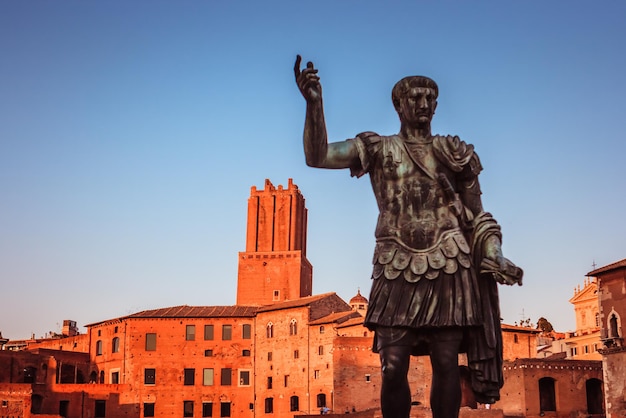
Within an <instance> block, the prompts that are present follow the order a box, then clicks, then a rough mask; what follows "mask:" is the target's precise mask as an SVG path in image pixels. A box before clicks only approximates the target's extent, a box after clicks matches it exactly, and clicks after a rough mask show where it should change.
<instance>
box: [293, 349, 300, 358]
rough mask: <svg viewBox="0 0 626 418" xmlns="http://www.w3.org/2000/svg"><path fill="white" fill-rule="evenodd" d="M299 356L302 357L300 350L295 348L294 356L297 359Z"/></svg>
mask: <svg viewBox="0 0 626 418" xmlns="http://www.w3.org/2000/svg"><path fill="white" fill-rule="evenodd" d="M298 357H300V352H299V351H298V350H294V351H293V358H294V359H296V358H298Z"/></svg>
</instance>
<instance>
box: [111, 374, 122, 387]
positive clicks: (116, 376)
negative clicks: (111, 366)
mask: <svg viewBox="0 0 626 418" xmlns="http://www.w3.org/2000/svg"><path fill="white" fill-rule="evenodd" d="M118 383H120V372H111V384H112V385H117V384H118Z"/></svg>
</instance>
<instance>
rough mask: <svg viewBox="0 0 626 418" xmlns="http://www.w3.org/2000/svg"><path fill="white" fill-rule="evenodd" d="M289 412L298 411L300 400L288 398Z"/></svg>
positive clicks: (294, 397)
mask: <svg viewBox="0 0 626 418" xmlns="http://www.w3.org/2000/svg"><path fill="white" fill-rule="evenodd" d="M289 410H290V411H291V412H297V411H299V410H300V399H299V398H298V397H297V396H292V397H291V398H289Z"/></svg>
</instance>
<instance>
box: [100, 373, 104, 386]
mask: <svg viewBox="0 0 626 418" xmlns="http://www.w3.org/2000/svg"><path fill="white" fill-rule="evenodd" d="M100 383H104V370H102V371H101V372H100Z"/></svg>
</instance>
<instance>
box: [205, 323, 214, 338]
mask: <svg viewBox="0 0 626 418" xmlns="http://www.w3.org/2000/svg"><path fill="white" fill-rule="evenodd" d="M204 339H205V340H207V341H208V340H212V339H213V325H205V326H204Z"/></svg>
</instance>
